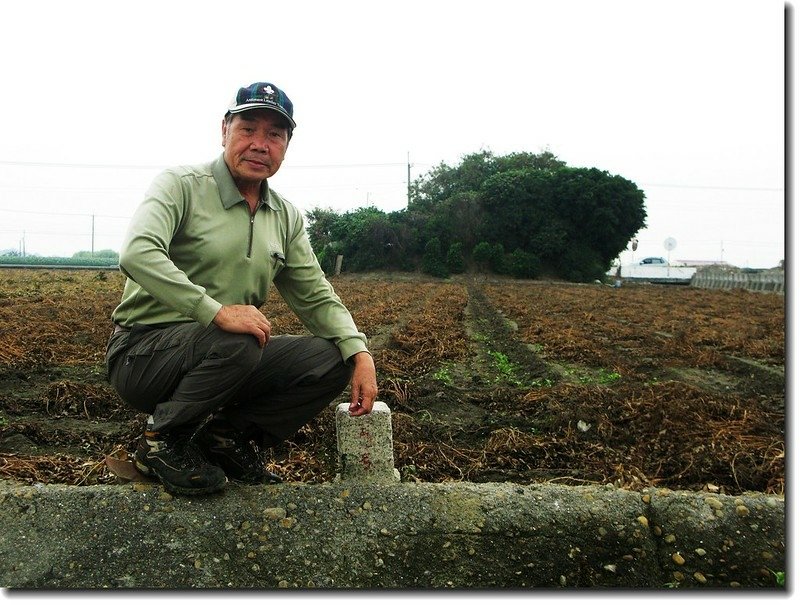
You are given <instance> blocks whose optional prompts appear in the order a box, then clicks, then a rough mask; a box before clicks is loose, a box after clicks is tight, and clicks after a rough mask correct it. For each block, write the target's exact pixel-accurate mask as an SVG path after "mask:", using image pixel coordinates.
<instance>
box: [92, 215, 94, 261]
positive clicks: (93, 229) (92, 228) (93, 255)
mask: <svg viewBox="0 0 800 605" xmlns="http://www.w3.org/2000/svg"><path fill="white" fill-rule="evenodd" d="M92 258H94V214H93V215H92Z"/></svg>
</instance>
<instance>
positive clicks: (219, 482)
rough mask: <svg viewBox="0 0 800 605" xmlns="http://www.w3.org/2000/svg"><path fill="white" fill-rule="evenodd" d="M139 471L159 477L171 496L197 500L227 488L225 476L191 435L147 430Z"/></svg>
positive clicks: (137, 456) (139, 454) (138, 458)
mask: <svg viewBox="0 0 800 605" xmlns="http://www.w3.org/2000/svg"><path fill="white" fill-rule="evenodd" d="M134 461H135V464H136V468H137V469H139V471H140V472H142V473H144V474H145V475H148V476H150V477H158V478H159V479H160V480H161V483H163V484H164V488H165V489H166V490H167V491H168V492H172V493H175V494H183V495H187V496H197V495H202V494H210V493H212V492H217V491H219V490H221V489H222V488H224V487H225V482H226V481H227V479H226V478H225V473H224V472H223V470H222V469H221V468H219V467H217V466H213V465H211V464H209V463H208V462H206V461H205V460H203V456H202V454H201V452H200V448H199V447H198V446H197V444H196V443H195V441H194V440H193V438H192V432H190V431H170V432H163V433H158V432H156V431H152V430H145V432H144V435H142V438H141V439H140V440H139V445H138V447H137V448H136V454H135V455H134Z"/></svg>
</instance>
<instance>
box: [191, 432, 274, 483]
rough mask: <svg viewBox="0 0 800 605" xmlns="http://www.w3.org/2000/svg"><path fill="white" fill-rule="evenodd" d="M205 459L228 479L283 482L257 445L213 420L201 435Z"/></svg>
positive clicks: (250, 481) (200, 439) (199, 436)
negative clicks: (270, 469)
mask: <svg viewBox="0 0 800 605" xmlns="http://www.w3.org/2000/svg"><path fill="white" fill-rule="evenodd" d="M198 439H199V443H200V447H201V448H202V452H203V455H204V456H205V457H206V459H207V460H208V461H209V462H210V463H212V464H216V465H217V466H219V467H220V468H221V469H222V470H223V471H225V474H226V475H227V476H228V478H229V479H233V480H235V481H241V482H242V483H249V484H259V483H281V482H282V481H283V480H282V479H281V478H280V477H279V476H278V475H276V474H275V473H271V472H270V471H268V470H267V469H266V461H265V460H264V456H263V455H262V453H261V451H260V450H259V448H258V446H257V445H256V444H255V443H254V442H253V441H251V440H250V439H248V438H247V436H246V435H244V434H243V433H241V432H239V431H237V430H236V429H234V428H233V427H230V426H220V424H219V423H215V421H213V420H212V421H211V422H210V423H209V424H208V425H207V426H206V427H205V428H204V429H203V430H201V431H200V433H199V435H198Z"/></svg>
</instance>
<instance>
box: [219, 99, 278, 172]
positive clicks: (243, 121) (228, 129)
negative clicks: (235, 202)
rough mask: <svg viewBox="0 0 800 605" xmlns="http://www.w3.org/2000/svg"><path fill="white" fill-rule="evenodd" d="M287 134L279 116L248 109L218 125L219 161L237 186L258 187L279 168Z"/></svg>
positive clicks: (260, 110) (265, 110) (267, 110)
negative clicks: (219, 138) (219, 131)
mask: <svg viewBox="0 0 800 605" xmlns="http://www.w3.org/2000/svg"><path fill="white" fill-rule="evenodd" d="M288 145H289V131H288V128H287V126H286V121H285V119H284V118H283V117H281V115H280V114H278V113H276V112H274V111H271V110H269V109H251V110H249V111H245V112H242V113H238V114H234V116H233V117H232V119H231V120H230V121H226V120H223V121H222V146H223V147H224V148H225V150H224V152H223V157H224V158H225V163H226V164H227V165H228V170H230V171H231V175H233V180H234V181H236V182H237V184H250V185H255V184H256V183H258V184H260V183H261V181H263V180H264V179H266V178H269V177H271V176H272V175H273V174H275V173H276V172H277V171H278V168H280V167H281V163H282V162H283V158H284V156H285V155H286V148H287V147H288Z"/></svg>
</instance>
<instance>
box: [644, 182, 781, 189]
mask: <svg viewBox="0 0 800 605" xmlns="http://www.w3.org/2000/svg"><path fill="white" fill-rule="evenodd" d="M640 185H641V186H642V187H670V188H674V189H724V190H726V191H783V187H728V186H719V185H671V184H663V183H661V184H659V183H640Z"/></svg>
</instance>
